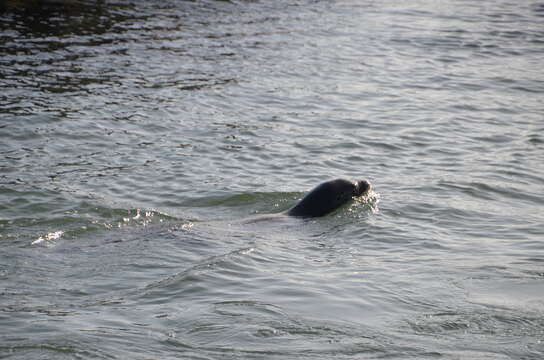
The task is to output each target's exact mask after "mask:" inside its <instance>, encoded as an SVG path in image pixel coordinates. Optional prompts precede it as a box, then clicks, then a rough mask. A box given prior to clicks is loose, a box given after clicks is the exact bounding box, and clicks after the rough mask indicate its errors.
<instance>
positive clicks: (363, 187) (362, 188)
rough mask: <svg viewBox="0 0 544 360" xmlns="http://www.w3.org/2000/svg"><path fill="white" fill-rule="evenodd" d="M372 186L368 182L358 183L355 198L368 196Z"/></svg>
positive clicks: (354, 193)
mask: <svg viewBox="0 0 544 360" xmlns="http://www.w3.org/2000/svg"><path fill="white" fill-rule="evenodd" d="M371 186H372V185H370V183H369V182H368V181H366V180H361V181H357V182H356V183H355V189H354V190H353V196H361V195H363V194H366V193H367V192H368V191H369V190H370V188H371Z"/></svg>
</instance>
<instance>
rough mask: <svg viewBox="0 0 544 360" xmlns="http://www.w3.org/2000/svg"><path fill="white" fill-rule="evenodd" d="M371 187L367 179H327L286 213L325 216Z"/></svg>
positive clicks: (298, 215)
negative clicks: (353, 180) (354, 180)
mask: <svg viewBox="0 0 544 360" xmlns="http://www.w3.org/2000/svg"><path fill="white" fill-rule="evenodd" d="M370 187H371V185H370V183H369V182H368V181H366V180H361V181H356V182H352V181H348V180H344V179H336V180H331V181H327V182H324V183H323V184H321V185H318V186H317V187H316V188H314V189H313V190H312V191H310V192H309V193H308V194H307V195H306V196H304V198H302V200H300V201H299V202H298V203H297V204H296V205H295V206H293V207H292V208H291V209H289V210H287V212H286V214H287V215H290V216H296V217H306V218H307V217H318V216H323V215H326V214H328V213H330V212H332V211H334V210H336V209H338V208H339V207H340V206H342V205H344V204H345V203H347V202H349V201H351V200H352V199H353V198H354V197H358V196H361V195H364V194H367V193H368V191H369V190H370Z"/></svg>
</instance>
